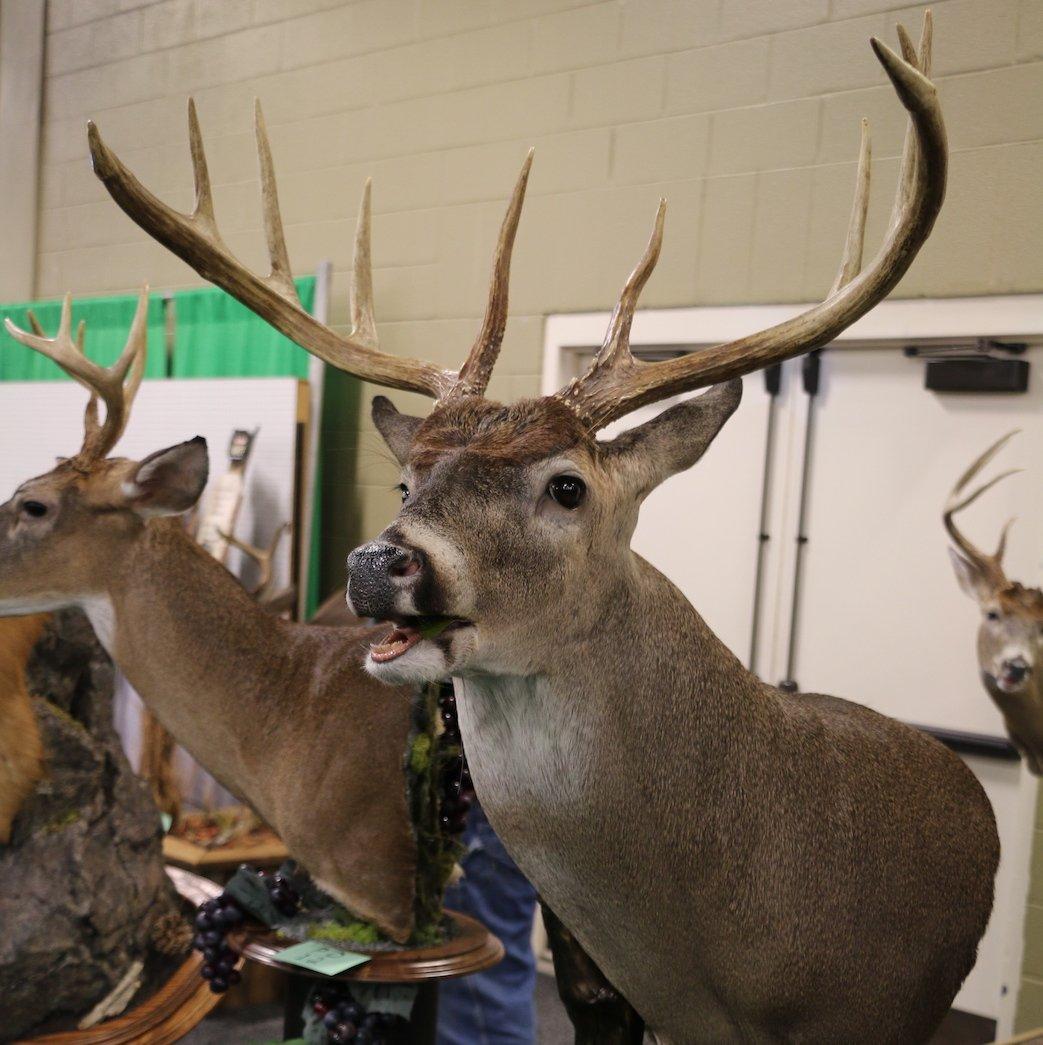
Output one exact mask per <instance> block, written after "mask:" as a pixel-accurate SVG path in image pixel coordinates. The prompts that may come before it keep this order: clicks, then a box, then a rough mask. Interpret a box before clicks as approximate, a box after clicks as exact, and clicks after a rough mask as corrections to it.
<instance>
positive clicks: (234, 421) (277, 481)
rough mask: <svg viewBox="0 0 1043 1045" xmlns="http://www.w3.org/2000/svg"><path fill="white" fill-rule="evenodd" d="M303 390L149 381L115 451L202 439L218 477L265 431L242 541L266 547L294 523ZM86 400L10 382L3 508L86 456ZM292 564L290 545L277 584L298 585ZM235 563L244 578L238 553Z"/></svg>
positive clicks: (252, 468) (280, 383) (4, 395)
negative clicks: (243, 445)
mask: <svg viewBox="0 0 1043 1045" xmlns="http://www.w3.org/2000/svg"><path fill="white" fill-rule="evenodd" d="M298 384H299V382H298V381H297V380H296V379H295V378H283V377H279V378H267V377H266V378H194V379H186V380H177V381H145V382H143V383H142V386H141V390H140V391H139V392H138V397H137V401H136V403H135V404H134V410H133V413H132V414H131V418H130V424H129V425H128V426H127V431H126V433H125V434H124V436H123V438H122V439H121V440H120V443H119V445H118V446H117V447H116V449H115V451H114V453H116V454H118V455H119V456H121V457H131V458H140V457H145V456H147V455H148V454H150V453H153V452H154V451H156V450H161V449H163V448H164V447H166V446H171V445H172V444H174V443H178V442H182V441H184V440H186V439H191V438H192V437H193V436H196V435H201V436H203V437H205V439H206V441H207V446H208V449H209V452H210V476H211V479H212V480H213V479H216V478H218V477H219V476H221V475H223V474H224V472H225V471H226V470H227V468H228V443H229V440H230V438H231V436H232V432H233V431H234V430H235V429H236V428H246V429H250V430H253V429H255V428H256V429H258V434H257V439H256V441H255V442H254V447H253V453H252V454H251V459H250V464H249V466H248V469H247V476H246V494H245V497H244V501H243V509H242V512H241V513H240V516H239V525H238V528H237V532H236V536H237V537H239V538H241V539H243V540H246V541H250V542H251V543H253V544H257V545H260V546H264V545H266V544H267V543H268V540H269V538H270V537H271V536H272V534H273V533H274V532H275V530H276V528H277V527H279V526H280V525H281V524H282V523H284V522H289V521H292V519H293V507H294V497H295V489H294V472H295V467H296V454H297V394H298ZM86 402H87V392H86V391H85V390H84V389H83V388H81V387H80V386H79V385H77V384H74V383H72V382H67V381H61V382H58V381H24V382H22V381H18V382H4V383H0V503H2V502H3V501H6V500H7V498H8V497H9V496H10V495H11V493H12V491H13V490H14V489H15V487H17V486H18V485H19V484H20V483H22V482H24V481H25V480H26V479H28V478H30V477H31V476H34V475H39V474H41V473H43V472H46V471H49V470H50V469H51V468H53V467H54V463H55V459H56V458H58V457H69V456H71V455H72V454H73V453H75V452H76V451H77V450H78V449H79V447H80V443H81V442H82V440H83V408H84V406H85V404H86ZM206 497H207V493H204V495H203V498H202V500H201V503H202V504H203V505H204V507H205V504H206ZM289 564H290V549H289V542H288V541H284V542H283V544H282V546H281V548H280V550H279V555H278V560H277V562H276V564H275V569H276V574H275V577H276V581H275V582H276V583H277V584H285V583H286V582H287V581H288V580H289ZM229 566H230V567H231V569H232V570H233V572H238V570H239V553H238V552H234V553H233V556H231V557H230V559H229ZM247 579H249V578H248V577H247Z"/></svg>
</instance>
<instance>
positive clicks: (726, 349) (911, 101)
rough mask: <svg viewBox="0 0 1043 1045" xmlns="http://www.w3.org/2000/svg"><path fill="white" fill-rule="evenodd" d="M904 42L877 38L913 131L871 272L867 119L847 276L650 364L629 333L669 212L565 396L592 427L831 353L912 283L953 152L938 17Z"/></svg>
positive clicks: (902, 36) (843, 269)
mask: <svg viewBox="0 0 1043 1045" xmlns="http://www.w3.org/2000/svg"><path fill="white" fill-rule="evenodd" d="M898 37H899V40H900V42H901V47H902V52H903V55H904V57H901V58H900V57H899V56H898V55H896V54H895V53H894V51H892V50H891V49H890V48H889V47H887V46H886V45H885V44H883V43H881V42H880V41H879V40H877V39H876V38H873V39H872V40H871V41H870V43H871V45H872V48H873V52H874V53H875V54H876V56H877V58H878V59H879V61H880V64H881V65H882V66H883V67H884V71H885V72H886V73H887V75H888V77H889V79H890V80H891V83H892V84H893V86H894V89H895V92H896V93H897V94H898V97H899V100H900V101H901V103H902V105H904V106H905V108H906V109H907V110H908V112H909V118H910V128H909V132H908V134H907V135H906V141H905V147H904V149H903V156H902V166H901V172H900V174H899V180H898V189H897V191H896V196H895V204H894V210H893V212H892V217H891V222H890V226H889V228H888V231H887V234H886V236H885V238H884V242H883V244H882V245H881V247H880V250H879V251H878V253H877V255H876V257H875V258H873V260H872V262H871V263H870V265H869V267H868V268H867V269H865V270H864V271H863V270H861V262H862V245H863V239H864V235H865V215H866V209H867V206H868V201H869V165H870V150H869V136H868V127H867V125H866V123H865V121H863V133H862V146H861V149H860V156H859V165H858V175H857V178H856V188H855V199H854V204H853V206H852V211H851V220H850V223H849V227H848V235H847V240H846V243H845V248H844V253H843V257H842V261H841V265H840V270H839V272H838V274H837V278H836V280H835V281H834V284H833V287H832V289H831V291H830V293H829V295H828V296H827V297H826V299H825V300H824V301H822V302H821V303H820V304H818V305H815V306H814V307H813V308H810V309H808V310H807V311H805V312H802V313H801V314H800V315H798V316H795V317H794V318H793V319H789V320H786V321H785V322H783V323H779V324H777V325H776V326H774V327H769V328H768V329H766V330H762V331H760V332H758V333H756V334H752V335H750V336H748V337H744V338H740V339H739V340H737V341H731V342H729V343H727V344H721V345H715V346H713V347H712V348H708V349H705V350H702V351H698V352H693V353H691V354H690V355H686V356H681V357H679V358H677V359H669V360H664V361H662V362H656V363H643V362H641V361H639V360H637V359H635V358H634V356H633V354H632V353H631V351H630V344H629V331H630V323H631V321H632V319H633V311H634V308H635V306H636V304H637V293H636V292H637V291H640V289H641V286H642V285H643V284H644V281H645V280H646V279H647V277H648V274H649V272H650V270H651V269H650V266H651V265H652V264H654V263H655V258H656V256H657V255H658V250H659V239H660V238H661V223H662V206H660V211H659V214H657V216H656V229H655V231H654V232H653V235H652V241H651V243H650V244H649V249H648V251H647V252H646V254H645V257H644V258H643V259H642V261H641V263H640V264H639V266H638V268H637V269H635V271H634V273H633V274H632V275H631V277H630V279H629V280H628V281H627V285H626V287H625V288H624V291H623V295H622V297H621V298H620V302H619V305H618V306H617V307H616V310H615V312H614V313H613V315H612V320H611V322H610V324H609V332H608V334H607V335H606V338H605V342H604V344H603V345H602V347H601V350H600V351H599V352H598V354H597V356H596V357H595V359H594V361H593V363H592V364H591V366H590V368H589V369H588V371H587V372H586V373H585V374H584V375H583V376H582V377H580V378H577V379H575V380H574V381H572V382H571V383H570V384H569V385H568V386H566V387H565V388H564V389H562V390H561V391H560V392H559V393H558V394H557V395H558V398H559V399H561V400H562V401H564V402H565V403H566V404H567V405H568V406H569V407H571V408H572V409H573V410H574V411H575V412H576V413H577V414H578V415H579V416H580V417H581V418H582V419H583V420H584V422H586V423H587V424H588V425H589V426H590V427H591V429H594V430H596V429H598V428H601V427H603V426H604V425H606V424H608V423H609V422H610V421H612V420H613V419H615V418H617V417H622V416H623V415H624V414H627V413H629V412H630V411H632V410H636V409H637V408H638V407H640V406H644V405H646V404H648V403H654V402H656V401H658V400H660V399H666V398H667V397H669V396H673V395H677V394H678V393H680V392H686V391H690V390H692V389H696V388H703V387H705V386H707V385H711V384H716V383H718V382H720V381H726V380H729V379H731V378H735V377H740V376H742V375H743V374H747V373H749V372H750V371H752V370H759V369H761V368H762V367H766V366H770V365H771V364H772V363H777V362H780V361H782V360H784V359H789V358H790V357H792V356H796V355H801V354H803V353H804V352H808V351H811V350H812V349H815V348H821V347H822V346H823V345H825V344H828V343H829V342H830V341H832V340H833V338H835V337H836V336H837V335H838V334H839V333H840V332H841V331H843V330H844V329H845V328H846V327H848V326H850V325H851V324H852V323H854V322H855V320H857V319H858V318H859V317H860V316H863V315H865V313H866V312H868V311H869V310H870V309H871V308H873V306H874V305H876V304H877V303H878V302H879V301H881V300H882V299H883V298H884V297H886V296H887V294H888V293H890V291H891V290H892V289H893V288H894V287H895V285H896V284H897V283H898V281H899V280H900V279H901V278H902V276H903V275H905V273H906V271H907V270H908V268H909V266H910V265H911V264H912V261H913V259H914V258H915V257H916V254H917V252H918V251H919V249H920V247H921V246H923V243H924V241H925V240H926V239H927V236H928V234H929V233H930V231H931V228H932V227H933V225H934V222H935V219H936V218H937V216H938V211H939V210H940V209H941V205H942V200H943V199H944V197H945V180H946V165H947V157H948V149H947V145H946V137H945V126H944V123H943V121H942V113H941V108H940V106H939V104H938V97H937V93H936V91H935V88H934V85H933V84H932V83H931V81H930V80H929V79H928V76H929V74H930V56H931V14H930V12H929V11H928V12H926V13H925V15H924V23H923V34H922V37H921V41H920V49H919V54H917V51H916V49H915V48H914V47H913V45H912V42H911V41H910V40H909V37H908V34H907V33H906V32H905V30H904V29H903V28H901V27H899V30H898Z"/></svg>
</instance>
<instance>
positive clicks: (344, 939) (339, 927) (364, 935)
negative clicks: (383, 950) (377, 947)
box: [308, 921, 381, 945]
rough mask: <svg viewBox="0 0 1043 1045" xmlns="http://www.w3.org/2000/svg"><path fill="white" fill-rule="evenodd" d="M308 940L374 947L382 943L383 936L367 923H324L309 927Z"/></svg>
mask: <svg viewBox="0 0 1043 1045" xmlns="http://www.w3.org/2000/svg"><path fill="white" fill-rule="evenodd" d="M308 939H309V940H330V941H331V942H333V943H355V944H370V945H372V944H375V943H380V942H381V935H380V932H379V931H378V930H377V929H376V928H375V927H374V926H372V925H369V924H368V923H366V922H354V921H353V922H346V923H340V922H324V923H323V924H322V925H310V926H309V927H308Z"/></svg>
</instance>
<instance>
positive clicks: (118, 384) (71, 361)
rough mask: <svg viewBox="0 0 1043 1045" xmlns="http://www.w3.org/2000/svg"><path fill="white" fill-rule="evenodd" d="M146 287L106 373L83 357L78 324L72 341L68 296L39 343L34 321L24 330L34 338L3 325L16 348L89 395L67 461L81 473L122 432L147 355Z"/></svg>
mask: <svg viewBox="0 0 1043 1045" xmlns="http://www.w3.org/2000/svg"><path fill="white" fill-rule="evenodd" d="M147 320H148V286H147V285H146V286H144V287H142V289H141V293H140V295H139V297H138V305H137V308H136V310H135V312H134V320H133V322H132V323H131V328H130V333H129V334H128V336H127V343H126V345H125V346H124V348H123V351H122V353H121V354H120V357H119V359H118V360H117V361H116V362H115V363H114V364H113V365H112V366H111V367H108V368H106V367H102V366H99V365H98V364H97V363H94V362H92V361H91V360H90V359H88V358H87V356H86V355H85V353H84V329H85V328H84V324H83V323H82V322H81V323H80V324H79V325H78V328H77V332H76V338H75V340H74V339H73V336H72V296H71V295H69V294H66V295H65V298H64V300H63V301H62V312H61V319H60V321H59V323H58V333H57V334H56V335H55V336H54V337H53V338H48V337H44V336H43V333H42V329H41V327H40V324H39V322H38V321H37V319H36V317H35V316H34V315H31V316H30V319H29V324H30V326H31V327H32V328H33V330H34V333H31V334H30V333H29V332H28V331H25V330H22V329H21V328H19V327H17V326H15V324H14V323H12V322H11V320H10V319H6V320H5V321H4V323H5V326H6V327H7V332H8V333H9V334H10V335H11V336H12V337H13V338H14V339H15V340H16V341H18V342H20V343H21V344H23V345H25V346H26V347H27V348H31V349H33V350H34V351H36V352H39V353H40V354H41V355H44V356H46V357H47V358H48V359H50V360H52V361H53V362H55V363H57V364H58V366H60V367H61V368H62V370H64V371H65V372H66V373H67V374H68V375H69V376H70V377H72V378H74V379H75V380H76V381H78V382H79V383H80V384H81V385H83V386H84V387H85V388H86V389H87V390H88V391H89V392H90V393H91V398H90V401H89V402H88V404H87V410H86V413H85V415H84V439H83V445H82V446H81V448H80V452H79V453H78V454H77V455H76V457H75V458H73V460H74V461H75V462H76V463H77V464H78V465H79V466H81V467H85V466H87V465H89V464H91V463H92V462H94V461H97V460H99V459H100V458H102V457H104V456H105V455H106V454H107V453H108V452H109V451H110V450H111V449H112V448H113V447H114V446H115V445H116V443H117V442H118V441H119V438H120V436H121V435H123V431H124V429H125V428H126V426H127V420H128V418H129V416H130V408H131V406H132V405H133V402H134V397H135V396H136V395H137V392H138V388H139V387H140V385H141V379H142V377H143V376H144V373H145V359H146V352H147V347H148V346H147V331H148V327H147ZM99 399H101V401H102V402H103V403H104V404H105V421H104V423H101V424H99V422H98V400H99Z"/></svg>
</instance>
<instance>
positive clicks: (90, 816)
mask: <svg viewBox="0 0 1043 1045" xmlns="http://www.w3.org/2000/svg"><path fill="white" fill-rule="evenodd" d="M112 683H113V670H112V665H111V662H110V661H109V658H108V657H107V656H106V654H105V652H104V651H103V650H102V649H101V647H100V646H99V645H98V643H97V641H96V639H95V638H94V633H93V631H92V630H91V628H90V625H89V624H88V623H87V621H86V618H85V617H83V615H82V614H80V613H79V612H76V611H68V612H63V613H60V614H57V615H56V616H55V619H54V621H53V623H52V624H51V625H50V626H49V627H48V629H47V631H46V632H45V634H44V637H43V638H42V639H41V641H40V643H39V644H38V645H37V647H36V650H35V651H34V653H33V656H32V658H31V659H30V663H29V689H30V692H32V693H33V694H36V695H37V696H36V697H35V699H34V701H33V704H34V710H35V712H36V714H37V716H38V718H39V721H40V725H41V729H42V731H43V741H44V747H45V750H46V757H47V775H46V777H45V779H44V780H43V781H42V782H41V783H40V785H39V786H38V787H37V789H36V791H35V793H34V794H33V795H32V797H31V798H30V799H29V801H28V802H27V803H26V805H25V806H24V807H23V809H22V811H21V812H20V814H19V816H18V818H17V820H16V821H15V828H14V833H13V836H12V840H11V845H10V846H2V845H0V881H2V882H3V883H4V884H3V888H2V889H0V998H2V999H3V1002H2V1005H0V1008H2V1011H3V1021H2V1026H0V1040H11V1039H14V1038H19V1037H24V1036H27V1035H29V1034H32V1033H41V1032H43V1031H44V1030H58V1029H66V1028H72V1027H75V1026H76V1024H77V1023H78V1022H79V1020H80V1019H81V1018H82V1017H83V1016H85V1015H86V1014H87V1013H88V1012H90V1010H91V1009H92V1008H94V1006H95V1005H96V1004H97V1003H98V1002H99V1001H100V1000H101V999H103V998H105V997H106V996H107V995H108V994H109V993H110V992H112V991H113V989H114V988H115V987H116V986H117V985H118V984H119V983H120V981H121V980H122V979H123V978H124V977H125V975H126V974H127V972H128V970H129V969H131V967H132V966H133V965H134V963H135V962H144V963H145V966H146V970H149V969H153V970H155V966H156V964H157V954H156V947H155V943H156V939H155V938H156V936H157V932H156V930H157V923H158V922H159V920H160V919H161V918H162V919H164V923H165V924H166V925H167V926H171V925H176V924H177V921H176V918H172V917H171V916H173V915H176V912H177V911H178V902H177V898H176V896H175V894H174V891H173V889H172V887H171V885H170V883H169V880H168V879H167V876H166V874H165V873H164V870H163V856H162V848H161V837H160V830H159V815H158V813H157V811H156V807H155V805H154V804H153V801H152V798H151V796H150V794H149V790H148V787H147V786H146V785H145V784H144V783H143V782H142V781H141V780H139V779H138V778H137V777H136V776H135V775H134V773H133V772H132V770H131V768H130V766H129V764H128V763H127V760H126V757H125V756H124V754H123V749H122V747H121V745H120V741H119V737H118V736H117V734H116V731H115V729H114V728H113V726H112ZM158 960H159V961H160V962H163V959H161V958H160V959H158ZM146 976H147V971H146Z"/></svg>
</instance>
